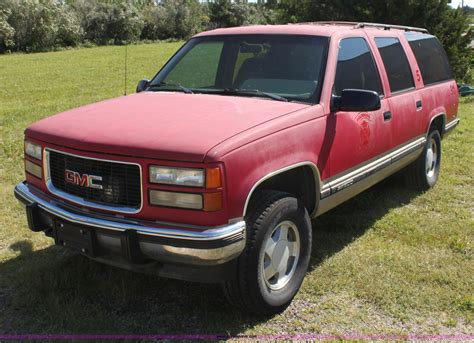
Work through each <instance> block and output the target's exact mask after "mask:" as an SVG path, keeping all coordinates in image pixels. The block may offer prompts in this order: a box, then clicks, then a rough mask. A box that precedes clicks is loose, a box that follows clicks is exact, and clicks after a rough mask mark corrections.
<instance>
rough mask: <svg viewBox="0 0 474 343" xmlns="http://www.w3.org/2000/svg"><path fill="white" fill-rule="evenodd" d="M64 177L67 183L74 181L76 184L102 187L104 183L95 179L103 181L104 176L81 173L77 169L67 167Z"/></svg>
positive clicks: (96, 187)
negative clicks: (101, 183) (98, 182)
mask: <svg viewBox="0 0 474 343" xmlns="http://www.w3.org/2000/svg"><path fill="white" fill-rule="evenodd" d="M64 179H65V180H66V182H67V183H72V184H73V185H76V186H82V187H89V188H95V189H102V185H100V184H97V183H95V181H102V176H97V175H88V174H79V173H78V172H76V171H72V170H68V169H66V171H65V173H64Z"/></svg>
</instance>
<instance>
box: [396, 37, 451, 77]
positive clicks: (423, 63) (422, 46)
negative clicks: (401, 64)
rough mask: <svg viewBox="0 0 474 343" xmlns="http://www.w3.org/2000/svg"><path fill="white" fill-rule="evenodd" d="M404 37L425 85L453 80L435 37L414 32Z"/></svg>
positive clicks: (446, 60)
mask: <svg viewBox="0 0 474 343" xmlns="http://www.w3.org/2000/svg"><path fill="white" fill-rule="evenodd" d="M405 37H406V38H407V40H408V43H410V47H411V49H412V50H413V53H414V55H415V58H416V61H417V62H418V66H419V67H420V72H421V76H422V77H423V82H424V83H425V85H429V84H433V83H437V82H441V81H446V80H451V79H452V78H453V75H452V72H451V67H450V66H449V62H448V57H447V56H446V52H445V51H444V49H443V47H442V46H441V43H440V42H439V41H438V40H437V39H436V37H434V36H431V35H426V34H420V33H414V32H407V33H405Z"/></svg>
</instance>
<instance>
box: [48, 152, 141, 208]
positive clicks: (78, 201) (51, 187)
mask: <svg viewBox="0 0 474 343" xmlns="http://www.w3.org/2000/svg"><path fill="white" fill-rule="evenodd" d="M50 151H54V152H57V153H58V154H63V155H69V156H74V157H77V158H82V159H85V160H94V161H102V162H111V163H117V164H128V165H135V166H138V169H139V171H140V207H139V208H136V207H127V206H109V205H103V204H100V203H97V202H94V201H89V200H87V199H84V198H81V197H79V196H76V195H73V194H70V193H67V192H64V191H62V190H60V189H57V188H56V187H54V185H53V182H52V181H51V175H50V167H49V164H50V163H49V152H50ZM43 169H44V182H45V183H46V188H48V191H50V192H51V194H54V195H56V196H58V197H59V198H62V199H65V200H68V201H71V202H73V203H75V204H78V205H80V206H86V207H91V208H96V209H99V210H106V211H113V212H118V213H127V214H136V213H139V212H140V211H141V210H142V208H143V172H142V167H141V165H140V164H138V163H132V162H124V161H117V160H109V159H103V158H94V157H88V156H82V155H76V154H71V153H68V152H64V151H60V150H56V149H51V148H44V149H43Z"/></svg>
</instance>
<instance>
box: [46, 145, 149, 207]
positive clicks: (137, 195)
mask: <svg viewBox="0 0 474 343" xmlns="http://www.w3.org/2000/svg"><path fill="white" fill-rule="evenodd" d="M66 170H69V171H73V172H76V173H78V175H80V176H83V175H95V176H99V177H101V178H102V180H100V181H96V182H94V183H96V184H98V185H101V186H102V189H97V188H91V187H86V186H84V185H77V184H74V183H71V182H67V181H66ZM49 176H50V181H51V183H52V185H53V186H54V188H56V189H59V190H61V191H63V192H65V193H68V194H71V195H74V196H76V197H80V198H82V199H84V200H87V201H91V202H94V203H97V204H101V205H106V206H118V207H127V208H136V209H138V208H140V207H141V178H140V168H139V166H138V165H134V164H125V163H120V162H110V161H103V160H93V159H88V158H83V157H78V156H72V155H68V154H62V153H59V152H56V151H49Z"/></svg>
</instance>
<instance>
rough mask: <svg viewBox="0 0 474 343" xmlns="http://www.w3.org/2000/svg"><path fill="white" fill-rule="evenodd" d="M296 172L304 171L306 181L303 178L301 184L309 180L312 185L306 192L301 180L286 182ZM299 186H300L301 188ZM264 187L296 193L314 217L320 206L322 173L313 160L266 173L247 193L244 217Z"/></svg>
mask: <svg viewBox="0 0 474 343" xmlns="http://www.w3.org/2000/svg"><path fill="white" fill-rule="evenodd" d="M309 172H310V173H309ZM295 173H303V175H304V179H303V180H304V181H303V180H302V181H303V182H301V184H303V185H305V186H306V185H308V184H307V183H305V182H309V185H310V187H309V190H307V193H306V194H304V193H305V191H304V190H303V191H301V189H302V188H304V186H303V187H301V186H299V184H300V183H299V182H297V183H293V184H292V183H290V184H286V183H284V181H287V180H291V178H292V177H294V174H295ZM300 175H301V174H300ZM295 185H296V186H295ZM298 186H299V187H300V188H299V189H298ZM263 189H273V190H282V191H286V192H288V193H290V194H293V195H295V197H296V198H298V199H300V200H301V201H303V203H304V204H305V206H306V207H307V209H308V212H309V214H310V217H313V216H314V214H315V213H316V212H317V209H318V206H319V199H320V194H321V174H320V172H319V169H318V167H317V166H316V164H315V163H313V162H311V161H303V162H299V163H295V164H292V165H289V166H286V167H283V168H281V169H277V170H275V171H272V172H270V173H268V174H266V175H265V176H263V177H261V178H260V179H259V180H258V181H257V182H255V183H254V184H253V186H252V188H251V189H250V191H249V193H248V194H247V198H246V200H245V204H244V210H243V217H245V216H246V214H247V211H248V208H249V205H250V203H251V200H252V197H253V196H255V195H256V194H257V193H258V191H259V190H263ZM308 207H309V208H308Z"/></svg>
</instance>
